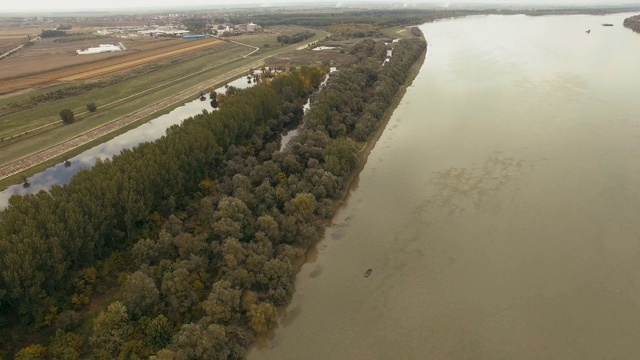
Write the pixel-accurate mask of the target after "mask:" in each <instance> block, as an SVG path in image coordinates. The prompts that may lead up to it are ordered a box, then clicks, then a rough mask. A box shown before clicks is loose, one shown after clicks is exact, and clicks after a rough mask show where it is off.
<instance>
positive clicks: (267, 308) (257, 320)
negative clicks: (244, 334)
mask: <svg viewBox="0 0 640 360" xmlns="http://www.w3.org/2000/svg"><path fill="white" fill-rule="evenodd" d="M248 315H249V319H250V325H251V329H253V331H255V332H256V334H264V333H266V332H267V331H269V330H270V329H271V328H272V327H273V326H274V325H275V324H276V321H277V318H278V311H277V310H276V307H275V306H273V305H271V304H268V303H261V304H254V305H252V306H251V307H250V308H249V313H248Z"/></svg>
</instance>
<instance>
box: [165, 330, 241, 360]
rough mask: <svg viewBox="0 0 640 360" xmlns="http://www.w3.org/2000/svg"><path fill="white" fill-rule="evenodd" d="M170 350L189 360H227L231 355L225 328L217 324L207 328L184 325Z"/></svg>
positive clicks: (174, 337)
mask: <svg viewBox="0 0 640 360" xmlns="http://www.w3.org/2000/svg"><path fill="white" fill-rule="evenodd" d="M170 349H171V350H173V351H174V352H176V353H177V354H180V355H183V356H184V357H185V358H187V359H189V360H200V359H208V360H218V359H219V360H226V359H227V355H229V349H228V347H227V335H226V333H225V330H224V327H222V326H220V325H217V324H212V325H209V326H208V327H207V328H203V327H201V326H200V325H196V324H193V323H191V324H185V325H182V328H181V329H180V331H179V332H178V333H177V334H176V335H174V336H173V340H172V342H171V346H170Z"/></svg>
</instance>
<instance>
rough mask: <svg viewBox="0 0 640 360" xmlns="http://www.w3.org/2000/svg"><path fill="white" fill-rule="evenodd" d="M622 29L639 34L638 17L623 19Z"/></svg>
mask: <svg viewBox="0 0 640 360" xmlns="http://www.w3.org/2000/svg"><path fill="white" fill-rule="evenodd" d="M623 24H624V27H626V28H629V29H631V30H633V31H635V32H637V33H640V15H636V16H632V17H628V18H626V19H624V23H623Z"/></svg>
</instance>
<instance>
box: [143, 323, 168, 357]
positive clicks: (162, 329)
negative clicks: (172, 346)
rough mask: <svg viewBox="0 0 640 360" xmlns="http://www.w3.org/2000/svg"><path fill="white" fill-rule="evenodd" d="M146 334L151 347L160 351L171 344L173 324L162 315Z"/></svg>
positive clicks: (147, 327)
mask: <svg viewBox="0 0 640 360" xmlns="http://www.w3.org/2000/svg"><path fill="white" fill-rule="evenodd" d="M145 333H146V335H147V337H148V338H149V345H151V348H152V349H154V350H156V351H157V350H160V349H162V348H164V347H166V346H167V345H169V343H170V342H171V334H172V329H171V324H170V323H169V320H168V319H167V318H166V317H165V316H164V315H162V314H160V315H158V316H156V317H155V318H154V319H153V320H151V321H150V322H149V324H148V325H147V326H146V328H145Z"/></svg>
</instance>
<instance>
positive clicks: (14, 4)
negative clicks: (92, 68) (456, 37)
mask: <svg viewBox="0 0 640 360" xmlns="http://www.w3.org/2000/svg"><path fill="white" fill-rule="evenodd" d="M364 1H366V2H378V3H394V2H395V3H403V1H402V0H398V1H394V0H341V1H340V0H312V1H309V0H306V1H305V0H276V1H269V0H266V1H265V0H262V1H261V0H102V1H86V0H57V1H56V0H14V1H11V0H5V1H2V2H3V4H2V5H1V6H0V14H2V13H8V12H23V11H28V12H33V11H51V10H57V11H70V10H97V9H125V8H131V7H135V8H155V9H159V8H163V7H170V8H177V7H180V6H214V5H225V4H233V5H234V6H239V5H242V4H261V6H269V5H273V4H293V3H298V4H305V3H313V4H317V3H326V4H327V5H330V6H336V5H337V6H339V5H338V4H341V3H357V2H364ZM405 3H407V4H413V3H416V4H442V5H443V6H446V4H454V3H467V4H471V3H472V4H505V5H507V4H508V5H520V4H538V5H550V4H564V5H573V6H577V5H611V6H614V5H619V4H634V5H639V4H640V0H620V1H617V0H450V1H442V0H440V1H438V0H408V1H406V2H405Z"/></svg>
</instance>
